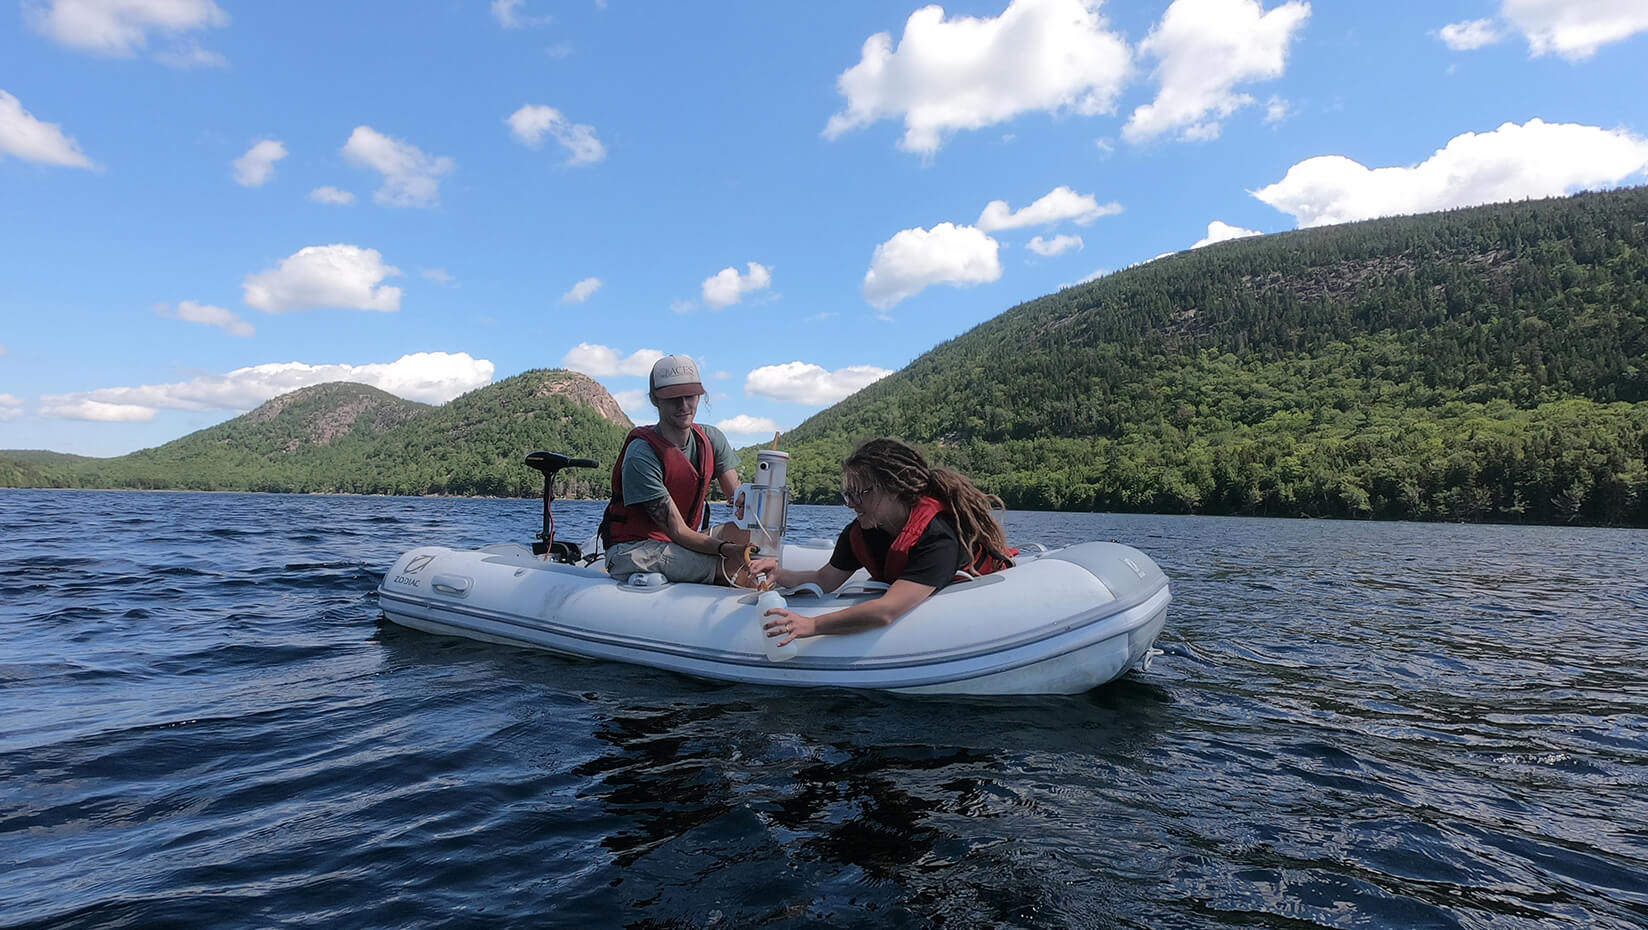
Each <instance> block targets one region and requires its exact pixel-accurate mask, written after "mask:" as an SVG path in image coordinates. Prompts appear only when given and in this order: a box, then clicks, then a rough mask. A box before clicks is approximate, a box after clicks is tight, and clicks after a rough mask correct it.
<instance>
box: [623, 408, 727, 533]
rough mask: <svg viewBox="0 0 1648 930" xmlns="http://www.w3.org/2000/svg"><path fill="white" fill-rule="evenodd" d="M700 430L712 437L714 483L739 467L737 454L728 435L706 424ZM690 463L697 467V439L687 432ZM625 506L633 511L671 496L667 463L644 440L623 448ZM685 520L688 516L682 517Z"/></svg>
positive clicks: (712, 478) (632, 441)
mask: <svg viewBox="0 0 1648 930" xmlns="http://www.w3.org/2000/svg"><path fill="white" fill-rule="evenodd" d="M698 428H699V429H702V430H703V431H704V434H705V435H707V436H709V437H710V448H711V449H714V450H715V474H714V475H711V476H710V480H711V481H712V482H713V481H714V480H715V478H716V477H718V476H720V475H721V474H722V473H723V472H725V471H726V470H727V469H729V468H737V467H738V453H736V452H734V451H732V444H731V443H728V442H727V437H726V434H724V433H722V432H721V431H720V430H718V429H716V428H715V427H713V426H707V425H705V424H703V423H700V424H698ZM686 454H687V461H689V462H691V463H693V467H694V468H696V467H697V466H698V435H697V434H696V433H694V432H692V431H690V430H689V431H688V432H687V449H686ZM622 478H623V482H624V506H625V507H634V506H636V505H637V504H645V503H646V502H647V501H655V500H657V499H658V498H660V497H667V496H669V489H668V488H666V487H664V463H663V462H661V461H659V460H658V453H656V452H654V451H652V445H651V444H649V443H648V442H647V441H646V440H645V439H632V440H630V443H629V445H627V446H625V447H624V470H623V472H622ZM682 516H686V514H682Z"/></svg>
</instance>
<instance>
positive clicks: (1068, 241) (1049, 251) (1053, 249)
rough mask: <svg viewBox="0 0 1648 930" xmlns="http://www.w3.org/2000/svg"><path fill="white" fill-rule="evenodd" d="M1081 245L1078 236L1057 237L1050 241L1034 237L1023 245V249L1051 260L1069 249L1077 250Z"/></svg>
mask: <svg viewBox="0 0 1648 930" xmlns="http://www.w3.org/2000/svg"><path fill="white" fill-rule="evenodd" d="M1083 244H1084V243H1083V242H1082V237H1080V236H1066V235H1058V236H1054V237H1053V238H1051V239H1043V238H1042V237H1040V236H1036V237H1035V238H1033V239H1031V240H1030V241H1029V242H1027V243H1025V248H1027V249H1029V250H1030V251H1032V252H1034V253H1036V254H1037V255H1040V256H1042V257H1044V258H1051V257H1053V256H1054V255H1059V254H1062V253H1064V252H1068V251H1070V250H1071V249H1079V248H1081V247H1082V246H1083Z"/></svg>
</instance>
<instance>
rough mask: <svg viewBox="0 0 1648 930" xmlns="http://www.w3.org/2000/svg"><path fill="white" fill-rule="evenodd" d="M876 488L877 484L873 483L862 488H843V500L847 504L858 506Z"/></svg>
mask: <svg viewBox="0 0 1648 930" xmlns="http://www.w3.org/2000/svg"><path fill="white" fill-rule="evenodd" d="M874 490H875V485H873V484H872V485H866V486H865V487H862V488H842V489H841V502H842V503H844V504H846V505H847V506H848V507H857V506H858V505H860V504H862V503H864V498H866V497H869V496H870V492H871V491H874Z"/></svg>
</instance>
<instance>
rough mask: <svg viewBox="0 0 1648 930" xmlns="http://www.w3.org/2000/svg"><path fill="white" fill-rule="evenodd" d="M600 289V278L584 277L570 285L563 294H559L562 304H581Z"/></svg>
mask: <svg viewBox="0 0 1648 930" xmlns="http://www.w3.org/2000/svg"><path fill="white" fill-rule="evenodd" d="M600 289H601V279H600V278H585V279H583V280H582V281H579V282H578V283H577V284H574V285H572V287H571V288H569V289H568V290H567V292H566V293H565V294H562V295H561V303H563V304H581V303H583V302H584V301H586V300H588V299H589V298H590V297H591V296H592V295H594V293H595V292H596V291H598V290H600Z"/></svg>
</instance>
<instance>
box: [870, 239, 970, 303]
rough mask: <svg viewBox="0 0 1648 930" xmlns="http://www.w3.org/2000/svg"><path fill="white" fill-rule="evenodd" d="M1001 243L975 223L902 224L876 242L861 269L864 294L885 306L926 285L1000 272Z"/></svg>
mask: <svg viewBox="0 0 1648 930" xmlns="http://www.w3.org/2000/svg"><path fill="white" fill-rule="evenodd" d="M1000 248H1001V244H1000V243H998V242H996V240H994V239H992V238H990V237H989V236H988V235H986V234H985V233H984V231H983V230H980V229H979V228H978V227H976V226H957V225H955V224H954V223H940V224H938V225H937V226H934V227H933V228H932V229H930V230H929V229H922V228H920V227H917V228H915V229H906V230H902V231H900V232H899V233H898V234H897V235H895V236H893V238H891V239H888V240H887V241H886V242H883V243H882V244H880V245H878V246H876V250H875V255H874V257H872V258H871V259H870V270H869V271H868V272H866V273H865V274H864V299H865V300H867V301H869V302H870V305H871V306H873V307H875V308H876V309H878V310H887V309H890V308H891V307H893V306H894V305H895V304H897V303H898V302H899V301H901V300H904V299H905V298H907V297H914V296H915V295H917V294H919V293H921V292H922V291H923V290H925V289H926V288H927V287H928V286H929V285H933V284H951V285H955V286H957V287H965V286H968V285H972V284H983V283H985V282H989V281H994V280H996V279H998V278H1000V277H1001V259H1000V257H999V251H1000Z"/></svg>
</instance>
